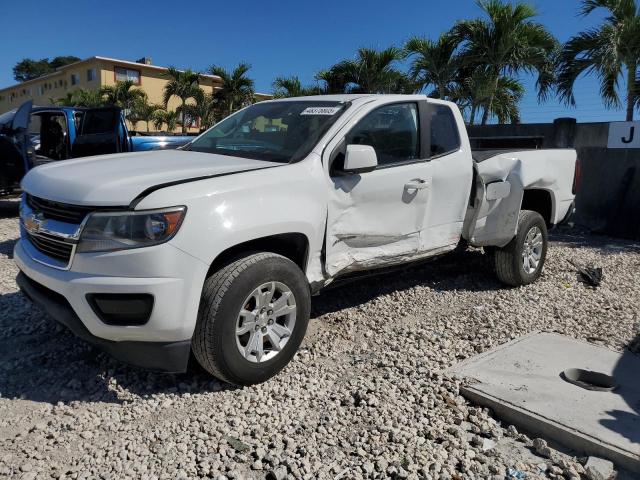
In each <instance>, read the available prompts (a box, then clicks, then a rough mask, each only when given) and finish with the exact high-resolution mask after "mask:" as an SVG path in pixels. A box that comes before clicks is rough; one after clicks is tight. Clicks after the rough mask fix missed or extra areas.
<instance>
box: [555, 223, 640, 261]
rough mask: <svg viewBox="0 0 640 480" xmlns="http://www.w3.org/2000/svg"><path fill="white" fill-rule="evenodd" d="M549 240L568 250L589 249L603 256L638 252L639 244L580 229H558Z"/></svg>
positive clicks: (639, 250)
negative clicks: (568, 248)
mask: <svg viewBox="0 0 640 480" xmlns="http://www.w3.org/2000/svg"><path fill="white" fill-rule="evenodd" d="M549 238H550V240H552V241H553V242H554V243H555V244H556V245H560V246H564V247H570V248H582V247H589V248H590V249H593V250H597V251H599V252H600V253H602V254H605V255H610V254H616V253H625V252H636V253H637V252H640V244H639V243H638V242H637V241H633V240H625V239H621V238H612V237H607V236H606V235H598V234H594V233H589V232H587V231H585V230H584V229H580V228H573V229H570V228H568V227H559V228H556V229H555V230H552V231H551V232H550V233H549Z"/></svg>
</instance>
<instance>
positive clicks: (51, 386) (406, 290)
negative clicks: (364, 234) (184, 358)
mask: <svg viewBox="0 0 640 480" xmlns="http://www.w3.org/2000/svg"><path fill="white" fill-rule="evenodd" d="M14 209H15V204H14V203H6V202H5V203H4V204H3V205H2V206H1V208H0V216H4V217H6V218H0V293H2V297H1V298H0V310H1V311H2V315H1V316H0V352H2V353H1V354H0V395H1V396H0V477H9V478H25V479H34V478H105V479H106V478H112V479H121V478H167V479H175V478H196V477H213V478H248V479H249V478H277V479H282V478H321V479H337V478H426V479H450V478H453V479H463V478H464V479H474V478H476V479H480V478H482V479H484V478H495V479H502V478H505V475H507V474H508V471H509V469H510V468H514V469H518V470H520V471H523V472H526V473H527V475H528V476H527V478H563V474H564V476H565V478H579V477H578V476H577V475H579V474H580V473H583V472H582V470H581V465H580V464H579V463H577V462H576V461H574V459H572V458H571V457H569V456H567V455H565V454H561V453H559V452H557V451H554V452H553V456H552V458H551V459H545V458H543V457H541V456H538V455H536V454H535V450H536V449H535V447H533V446H532V439H529V438H528V437H527V436H526V435H524V434H522V433H518V432H517V431H516V430H515V429H514V428H513V427H509V426H508V425H501V424H500V423H499V422H497V421H496V420H494V419H493V418H492V417H491V415H490V412H488V411H487V410H484V409H479V408H474V407H473V406H472V405H470V404H468V403H467V402H466V401H465V400H464V399H463V398H462V397H461V396H460V395H459V393H458V389H459V386H460V381H459V380H458V379H455V378H450V377H448V376H447V375H446V374H445V373H443V371H444V370H445V369H447V368H448V367H450V366H451V365H453V364H455V363H456V362H458V361H460V360H462V359H465V358H467V357H469V356H472V355H474V354H476V353H478V352H482V351H485V350H487V349H489V348H492V347H495V346H497V345H499V344H501V343H504V342H506V341H509V340H511V339H513V338H516V337H518V336H521V335H524V334H527V333H530V332H532V331H535V330H544V331H554V332H559V333H562V334H566V335H570V336H573V337H576V338H580V339H585V340H588V341H590V342H594V343H598V344H603V345H607V346H609V347H611V348H614V349H622V348H624V347H625V346H626V345H627V344H629V343H630V342H631V341H632V340H633V339H634V337H635V334H636V332H637V328H638V327H637V324H638V321H639V318H640V313H639V312H640V311H639V308H640V307H639V304H640V268H639V267H640V244H637V243H636V244H634V243H631V242H626V241H621V240H614V239H609V238H606V237H595V236H588V235H578V234H570V232H569V233H565V234H562V235H560V234H556V235H555V236H554V242H553V247H552V248H551V249H550V252H549V257H548V261H547V267H546V269H545V271H544V274H543V277H542V278H541V279H540V281H539V282H537V283H536V284H535V285H532V286H528V287H525V288H521V289H504V288H503V287H501V285H500V284H498V283H497V281H496V280H495V279H494V277H493V274H492V273H491V267H490V263H489V262H488V261H487V258H486V257H485V256H484V255H483V254H482V253H481V252H480V251H471V252H467V253H465V254H463V256H461V257H458V258H457V259H444V260H439V261H437V262H434V263H431V264H426V265H423V266H419V267H414V268H412V269H409V270H407V271H403V272H402V273H400V274H399V273H394V274H387V275H383V276H377V277H372V278H368V279H366V280H361V281H359V282H357V283H351V284H345V285H342V286H339V287H336V288H334V289H332V290H329V291H326V292H325V293H323V294H322V295H321V296H319V297H315V298H314V302H313V312H312V321H311V323H310V327H309V332H308V334H307V338H306V340H305V342H304V344H303V346H302V348H301V350H300V352H299V353H298V354H297V356H296V357H295V359H294V361H293V362H292V363H291V364H290V365H289V366H288V367H287V368H286V369H285V370H284V371H283V372H282V373H281V374H280V375H279V376H278V377H276V378H275V379H273V380H271V381H269V382H268V383H266V384H263V385H259V386H255V387H250V388H242V389H239V388H234V387H230V386H228V385H225V384H221V383H220V382H218V381H216V380H212V379H211V378H209V377H207V376H206V375H205V374H204V373H202V371H200V370H198V369H196V368H194V371H192V372H190V373H188V374H184V375H164V374H156V373H150V372H146V371H143V370H139V369H135V368H132V367H128V366H125V365H123V364H121V363H119V362H116V361H114V360H112V359H110V358H109V357H107V356H106V355H104V354H101V353H99V352H97V351H96V350H94V349H92V348H91V347H89V346H87V345H85V344H84V343H82V342H81V341H79V340H77V339H75V338H74V337H73V336H72V335H71V334H70V333H68V332H67V331H65V330H64V329H63V328H62V327H59V326H57V325H55V324H54V323H53V322H52V321H51V320H49V319H48V318H47V317H46V316H45V315H44V314H43V313H42V312H40V311H39V310H37V309H36V308H35V307H33V306H32V305H31V304H30V303H29V302H28V301H27V300H25V299H24V297H23V296H22V295H21V294H20V293H18V291H17V287H16V285H15V282H14V277H15V275H16V273H17V269H16V267H15V265H14V263H13V261H12V259H11V252H12V248H13V244H14V243H15V240H16V238H17V237H18V229H17V220H16V219H15V218H12V215H15V212H14ZM3 212H4V213H5V214H4V215H3ZM568 259H572V260H574V261H577V262H580V263H588V264H593V265H597V266H601V267H603V268H604V272H605V279H604V282H603V284H602V285H601V287H600V288H598V289H595V290H594V289H592V288H589V287H587V286H585V285H583V284H582V283H580V282H579V281H578V279H577V277H576V273H575V272H574V270H573V268H572V267H571V266H570V265H569V264H568V262H567V260H568ZM507 427H508V428H507ZM542 470H546V472H543V471H542Z"/></svg>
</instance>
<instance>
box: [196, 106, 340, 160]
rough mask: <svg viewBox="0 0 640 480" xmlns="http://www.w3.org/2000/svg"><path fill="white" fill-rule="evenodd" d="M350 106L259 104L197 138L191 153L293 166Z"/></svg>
mask: <svg viewBox="0 0 640 480" xmlns="http://www.w3.org/2000/svg"><path fill="white" fill-rule="evenodd" d="M346 107H347V104H344V103H340V102H322V101H311V102H310V101H286V102H265V103H257V104H255V105H252V106H250V107H249V108H246V109H245V110H243V111H241V112H239V113H237V114H236V115H233V116H231V117H229V118H227V119H225V120H223V121H222V122H220V123H219V124H218V125H216V126H215V127H213V128H212V129H211V130H209V131H207V132H205V133H203V134H202V135H201V136H200V137H198V138H196V139H195V140H194V141H193V142H192V143H191V144H190V145H188V146H187V149H188V150H192V151H194V152H206V153H218V154H220V155H230V156H233V157H243V158H251V159H256V160H266V161H269V162H282V163H291V162H296V161H298V160H301V159H303V158H304V157H305V156H307V155H308V154H309V152H310V151H311V149H312V148H313V147H314V146H315V145H316V143H317V142H318V140H320V138H321V137H322V135H324V133H325V132H326V131H327V130H328V129H329V127H331V125H333V124H334V123H335V121H336V120H337V119H338V117H339V116H340V115H341V114H342V112H343V111H344V110H345V109H346Z"/></svg>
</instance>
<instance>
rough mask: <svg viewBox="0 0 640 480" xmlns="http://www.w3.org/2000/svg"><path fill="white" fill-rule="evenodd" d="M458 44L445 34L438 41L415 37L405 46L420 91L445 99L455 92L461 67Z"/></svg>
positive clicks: (412, 73)
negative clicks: (429, 89) (429, 90)
mask: <svg viewBox="0 0 640 480" xmlns="http://www.w3.org/2000/svg"><path fill="white" fill-rule="evenodd" d="M458 45H459V43H458V40H457V39H456V38H454V37H453V36H452V35H450V34H449V33H443V34H442V35H440V37H439V38H438V39H437V40H436V41H433V40H430V39H428V38H420V37H412V38H410V39H409V40H408V41H407V43H406V44H405V47H404V48H405V51H406V54H407V56H408V57H409V58H410V59H411V64H410V66H409V75H410V76H411V78H412V79H413V81H414V82H416V85H417V88H418V89H419V90H420V91H423V90H425V89H426V88H428V87H431V88H432V89H433V91H432V92H430V93H429V95H430V96H432V97H436V98H442V99H446V98H447V97H448V96H449V93H450V91H451V90H452V89H453V88H455V85H456V80H457V77H458V72H459V69H460V66H461V59H460V56H459V55H457V53H456V51H457V49H458Z"/></svg>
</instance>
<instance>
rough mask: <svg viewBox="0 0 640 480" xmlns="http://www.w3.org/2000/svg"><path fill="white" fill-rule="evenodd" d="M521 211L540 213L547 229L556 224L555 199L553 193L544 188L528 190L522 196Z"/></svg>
mask: <svg viewBox="0 0 640 480" xmlns="http://www.w3.org/2000/svg"><path fill="white" fill-rule="evenodd" d="M520 210H531V211H533V212H537V213H539V214H540V215H541V216H542V218H543V219H544V221H545V223H546V224H547V227H550V226H551V225H553V223H554V218H555V215H554V198H553V193H552V192H550V191H549V190H545V189H542V188H527V189H525V190H524V192H523V195H522V206H521V207H520Z"/></svg>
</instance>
